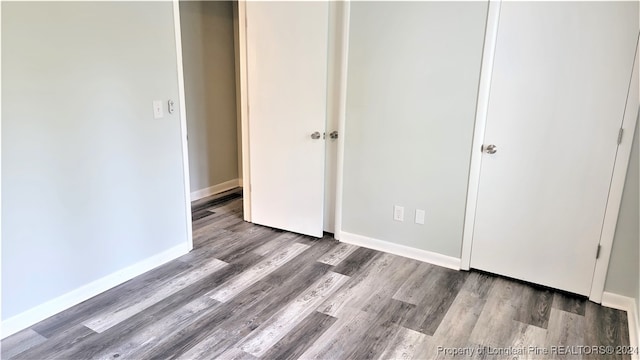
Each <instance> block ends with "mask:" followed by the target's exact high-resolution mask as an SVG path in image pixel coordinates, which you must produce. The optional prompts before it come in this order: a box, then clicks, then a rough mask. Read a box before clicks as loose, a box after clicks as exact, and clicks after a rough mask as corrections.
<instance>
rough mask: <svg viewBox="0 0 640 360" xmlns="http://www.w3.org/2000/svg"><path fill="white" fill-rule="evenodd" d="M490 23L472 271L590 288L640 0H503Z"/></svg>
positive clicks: (576, 289) (585, 291) (581, 289)
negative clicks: (492, 49)
mask: <svg viewBox="0 0 640 360" xmlns="http://www.w3.org/2000/svg"><path fill="white" fill-rule="evenodd" d="M498 29H499V30H498V37H497V42H496V53H495V60H494V67H493V75H492V79H491V91H490V100H489V108H488V115H487V125H486V130H485V138H484V144H485V145H484V148H485V153H484V155H483V158H482V165H481V173H480V185H479V189H478V203H477V210H476V222H475V227H474V232H473V244H472V252H471V267H473V268H477V269H481V270H486V271H489V272H492V273H497V274H502V275H506V276H509V277H513V278H517V279H521V280H525V281H529V282H533V283H537V284H542V285H546V286H549V287H553V288H558V289H562V290H566V291H570V292H573V293H577V294H582V295H588V294H589V291H590V288H591V282H592V277H593V272H594V267H595V260H596V252H597V246H598V243H599V241H600V233H601V230H602V225H603V219H604V211H605V207H606V204H607V197H608V193H609V185H610V182H611V176H612V172H613V166H614V160H615V156H616V151H617V137H618V131H619V129H620V127H621V124H622V119H623V113H624V110H625V100H626V95H627V91H628V89H629V81H630V77H631V72H632V67H633V59H634V53H635V45H636V41H637V37H638V4H637V2H616V3H614V2H600V3H596V2H503V3H502V7H501V11H500V23H499V27H498ZM488 145H495V149H493V150H495V153H493V154H489V153H488V152H493V150H490V149H489V151H488V150H487V146H488Z"/></svg>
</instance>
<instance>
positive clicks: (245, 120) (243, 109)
mask: <svg viewBox="0 0 640 360" xmlns="http://www.w3.org/2000/svg"><path fill="white" fill-rule="evenodd" d="M237 45H238V56H239V59H238V62H239V64H240V65H239V69H238V71H239V77H240V81H239V86H240V123H241V125H240V127H241V132H242V184H243V185H246V187H244V189H243V192H242V203H243V213H244V220H245V221H249V222H251V169H250V166H249V165H251V163H250V161H251V159H250V153H249V92H248V86H249V80H248V78H247V2H246V0H239V1H238V44H237Z"/></svg>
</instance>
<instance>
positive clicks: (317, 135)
mask: <svg viewBox="0 0 640 360" xmlns="http://www.w3.org/2000/svg"><path fill="white" fill-rule="evenodd" d="M311 138H312V139H313V140H318V139H320V133H319V132H318V131H316V132H314V133H313V134H311Z"/></svg>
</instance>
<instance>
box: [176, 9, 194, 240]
mask: <svg viewBox="0 0 640 360" xmlns="http://www.w3.org/2000/svg"><path fill="white" fill-rule="evenodd" d="M172 5H173V33H174V36H175V41H176V67H177V76H178V111H179V115H180V146H181V148H182V171H183V174H182V178H183V181H184V201H185V217H186V219H185V220H186V222H187V229H186V230H187V234H186V235H187V244H188V246H189V248H188V249H187V251H191V250H193V224H192V219H191V182H190V178H189V143H188V138H187V105H186V97H185V90H184V69H183V67H182V31H181V29H180V2H179V0H173V1H172Z"/></svg>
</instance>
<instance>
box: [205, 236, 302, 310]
mask: <svg viewBox="0 0 640 360" xmlns="http://www.w3.org/2000/svg"><path fill="white" fill-rule="evenodd" d="M308 248H309V246H308V245H303V244H298V243H295V244H291V245H290V246H288V247H286V248H284V249H282V250H281V251H279V252H277V253H275V254H273V255H272V256H269V257H268V258H266V259H264V260H262V261H261V262H259V263H258V264H256V265H254V266H253V267H251V268H249V269H247V270H246V271H244V272H242V274H240V275H238V276H237V277H235V278H234V279H232V280H231V281H229V282H228V283H225V284H222V285H221V286H220V287H218V288H216V289H214V290H212V291H211V292H210V293H209V294H208V296H210V297H211V298H212V299H215V300H218V301H220V302H226V301H229V300H230V299H232V298H233V297H234V296H236V295H238V293H240V292H241V291H242V290H244V289H246V288H248V287H249V286H251V285H253V284H255V283H256V282H257V281H259V280H261V279H263V278H264V277H265V276H267V275H269V274H270V273H272V272H273V271H275V270H276V269H277V268H278V267H280V266H282V265H283V264H285V263H286V262H287V261H289V260H291V259H292V258H294V257H296V256H297V255H298V254H300V253H301V252H303V251H304V250H306V249H308Z"/></svg>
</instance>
